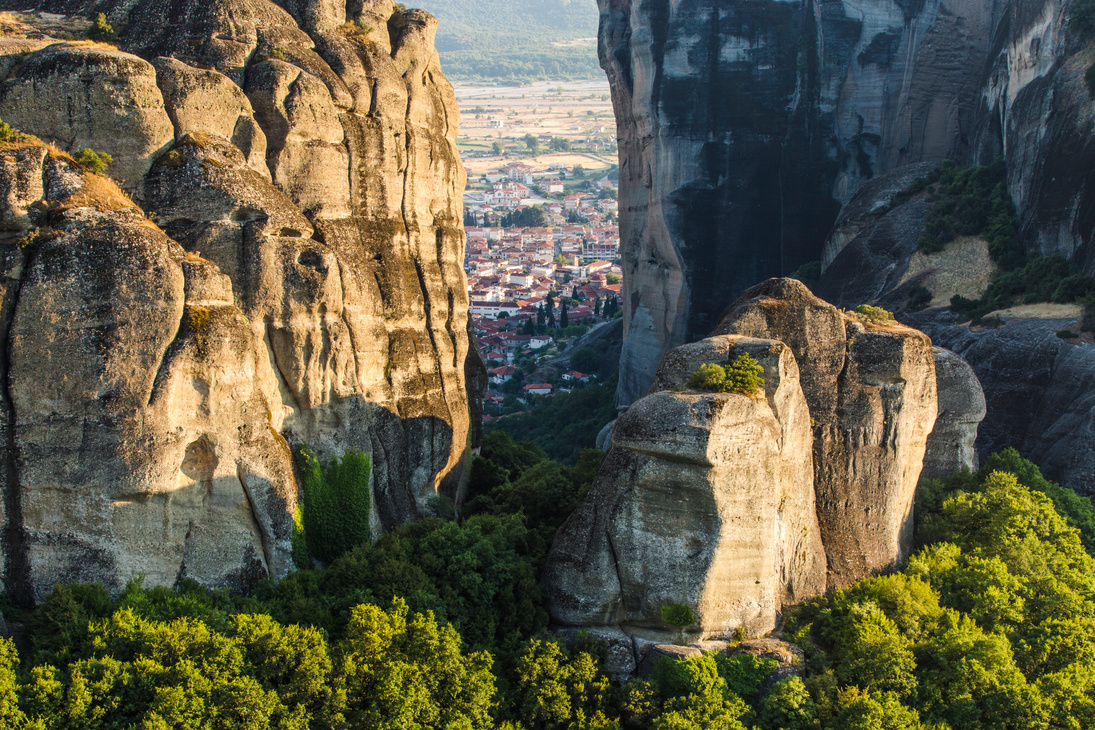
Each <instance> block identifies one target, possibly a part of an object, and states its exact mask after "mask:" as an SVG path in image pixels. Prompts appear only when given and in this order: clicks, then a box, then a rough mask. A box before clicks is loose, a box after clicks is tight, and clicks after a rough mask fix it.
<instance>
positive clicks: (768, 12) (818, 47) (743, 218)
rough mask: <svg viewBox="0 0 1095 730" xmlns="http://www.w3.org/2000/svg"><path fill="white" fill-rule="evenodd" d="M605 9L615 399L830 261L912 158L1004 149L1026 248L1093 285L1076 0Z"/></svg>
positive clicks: (737, 2)
mask: <svg viewBox="0 0 1095 730" xmlns="http://www.w3.org/2000/svg"><path fill="white" fill-rule="evenodd" d="M599 4H600V8H601V26H600V43H599V53H600V58H601V65H602V66H603V67H604V69H605V71H606V72H607V74H608V78H609V81H610V83H611V86H612V94H613V103H614V106H615V109H616V116H617V124H618V137H619V139H620V227H621V231H620V234H621V254H622V256H623V259H624V274H625V275H624V290H623V291H622V298H623V303H624V320H625V327H626V340H625V342H624V351H623V357H622V360H621V372H620V380H619V383H620V385H619V390H618V396H619V402H620V405H622V406H626V405H628V404H630V403H631V402H632V401H634V400H635V399H636V398H638V397H640V396H641V395H642V394H643V393H644V392H645V391H646V389H647V388H648V387H649V384H650V382H652V380H653V377H654V373H655V370H656V368H657V363H658V362H659V360H660V359H661V356H662V354H663V353H664V352H666V351H667V350H668V349H671V348H672V347H675V346H677V345H679V344H681V343H682V342H687V341H689V340H693V339H696V338H697V337H700V336H703V335H704V334H705V333H706V332H709V331H710V330H711V329H712V328H714V326H715V325H716V323H717V321H718V314H719V308H720V307H721V306H722V304H723V303H724V302H725V301H727V300H728V299H730V298H732V297H734V296H736V295H737V294H739V293H740V292H742V291H743V290H745V289H746V288H748V287H749V286H751V285H753V284H754V283H756V282H758V281H760V280H762V279H764V278H766V277H770V276H781V275H782V276H785V275H787V274H789V273H790V272H792V271H793V270H794V269H795V268H796V267H798V266H799V265H800V264H802V263H804V262H807V261H810V260H816V259H822V258H823V259H824V261H825V262H826V263H828V262H830V261H832V260H833V258H834V257H835V256H836V254H837V253H838V252H839V249H840V247H841V246H842V245H843V244H844V243H847V241H848V240H849V238H848V237H844V238H841V237H837V238H835V239H831V240H830V242H829V243H830V245H829V246H828V247H826V250H825V251H824V256H823V255H822V253H823V252H822V247H823V243H824V242H825V238H826V235H827V234H828V232H829V228H830V226H831V224H832V223H833V222H834V220H835V219H836V217H837V213H838V211H839V210H840V208H841V206H842V205H845V204H847V203H848V202H849V201H850V200H851V199H852V197H853V195H854V194H855V193H856V191H857V190H859V189H860V188H861V187H862V186H863V185H864V184H865V183H866V182H867V181H869V180H871V179H872V178H874V177H876V176H878V175H882V174H885V173H888V172H892V171H894V170H897V169H898V168H901V167H903V166H907V165H910V164H913V163H922V162H938V161H940V160H943V159H947V158H950V159H955V160H957V161H959V162H961V163H972V162H980V163H983V164H987V163H988V162H991V161H992V160H993V159H994V158H995V157H997V156H1000V155H1004V156H1005V157H1006V161H1007V163H1008V177H1009V189H1010V191H1011V193H1012V196H1013V199H1014V201H1015V203H1016V206H1017V208H1018V210H1019V214H1020V222H1021V228H1022V231H1023V236H1024V239H1025V242H1026V244H1027V246H1028V248H1029V249H1031V250H1035V251H1038V252H1039V253H1060V254H1062V255H1064V256H1066V257H1070V258H1073V259H1074V260H1076V261H1077V262H1078V263H1080V264H1082V265H1083V266H1084V267H1085V269H1086V270H1087V271H1088V272H1089V273H1090V272H1095V268H1093V267H1095V253H1093V249H1092V247H1091V241H1092V236H1093V235H1095V213H1092V211H1095V202H1093V201H1092V199H1091V195H1092V194H1093V193H1092V191H1093V190H1095V141H1093V138H1092V137H1091V135H1090V128H1091V124H1092V120H1093V115H1095V108H1093V105H1092V103H1091V101H1090V98H1089V97H1088V95H1087V91H1086V89H1085V88H1084V84H1083V79H1082V75H1083V70H1084V69H1085V68H1086V65H1087V63H1088V62H1089V60H1090V53H1089V52H1088V51H1087V50H1085V49H1083V48H1082V47H1081V44H1080V43H1078V42H1077V41H1076V40H1075V39H1072V38H1071V37H1070V35H1069V33H1068V32H1067V14H1068V9H1069V6H1070V2H1069V0H1005V1H1004V2H998V3H985V2H982V1H981V0H957V2H943V1H942V0H922V1H920V2H904V1H903V0H880V1H879V2H871V3H868V4H866V5H864V4H862V3H851V2H846V1H845V0H835V1H833V2H810V3H802V4H795V3H784V2H766V3H757V2H751V1H747V0H727V1H726V2H712V1H711V0H680V1H679V2H672V3H670V2H666V1H665V0H661V1H659V2H638V0H599ZM845 222H848V221H845ZM888 224H896V225H899V226H902V227H908V226H909V225H910V224H909V222H908V221H900V220H890V221H889V222H888ZM881 258H884V255H883V256H881Z"/></svg>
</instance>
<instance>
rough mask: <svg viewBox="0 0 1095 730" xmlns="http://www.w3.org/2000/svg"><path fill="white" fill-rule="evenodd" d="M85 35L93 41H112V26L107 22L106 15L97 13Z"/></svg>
mask: <svg viewBox="0 0 1095 730" xmlns="http://www.w3.org/2000/svg"><path fill="white" fill-rule="evenodd" d="M87 37H88V38H90V39H91V40H93V41H112V40H114V37H115V33H114V26H112V25H111V24H110V23H108V22H107V20H106V15H104V14H103V13H99V14H98V15H97V16H95V20H94V21H92V23H91V27H90V28H88V29H87Z"/></svg>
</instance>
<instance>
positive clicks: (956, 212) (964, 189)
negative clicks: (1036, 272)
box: [919, 159, 1025, 271]
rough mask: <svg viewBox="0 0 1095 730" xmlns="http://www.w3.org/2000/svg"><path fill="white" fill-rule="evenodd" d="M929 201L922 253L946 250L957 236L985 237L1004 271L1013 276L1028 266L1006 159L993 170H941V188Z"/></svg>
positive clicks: (946, 163)
mask: <svg viewBox="0 0 1095 730" xmlns="http://www.w3.org/2000/svg"><path fill="white" fill-rule="evenodd" d="M928 200H929V201H932V207H931V209H929V210H928V215H927V216H926V217H925V219H924V226H925V229H926V231H925V233H924V235H923V236H922V237H921V239H920V242H919V246H920V250H921V251H924V252H926V253H934V252H937V251H942V250H943V248H944V246H946V244H947V243H949V242H950V241H952V240H954V239H955V238H956V237H957V236H976V235H980V236H982V237H984V238H985V240H986V241H987V242H988V245H989V255H990V256H992V260H993V261H995V262H996V264H997V265H998V266H999V267H1000V268H1001V269H1003V270H1005V271H1008V270H1011V269H1014V268H1016V267H1019V266H1022V265H1023V262H1024V258H1025V256H1024V254H1023V246H1022V243H1021V242H1020V240H1019V231H1018V229H1017V228H1016V225H1015V208H1014V206H1013V205H1012V203H1011V197H1010V196H1009V195H1008V191H1007V168H1006V166H1005V165H1004V161H1003V159H999V160H997V161H996V162H994V163H993V164H992V165H989V166H987V167H965V168H963V167H959V166H958V165H956V164H955V163H953V162H951V161H949V160H946V161H944V162H943V163H942V164H941V165H940V166H939V183H938V187H937V188H934V192H933V194H932V195H930V196H929V198H928Z"/></svg>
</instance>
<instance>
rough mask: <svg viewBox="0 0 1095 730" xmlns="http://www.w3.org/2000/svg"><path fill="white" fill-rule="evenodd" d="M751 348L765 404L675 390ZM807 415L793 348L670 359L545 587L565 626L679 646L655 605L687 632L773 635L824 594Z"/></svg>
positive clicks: (553, 562)
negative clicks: (796, 609) (680, 614)
mask: <svg viewBox="0 0 1095 730" xmlns="http://www.w3.org/2000/svg"><path fill="white" fill-rule="evenodd" d="M741 352H748V353H750V354H752V355H753V356H754V357H756V358H757V359H758V360H759V361H760V363H761V364H762V365H763V366H764V378H765V387H764V393H763V395H759V396H756V397H750V396H745V395H739V394H727V393H702V392H696V391H688V390H678V389H679V388H680V387H681V386H683V385H684V384H685V382H686V380H687V378H688V376H689V375H690V374H691V373H692V372H693V371H694V370H695V369H696V368H698V367H699V366H700V365H701V364H704V363H710V362H717V363H725V362H727V361H728V359H729V358H730V357H731V355H732V354H733V353H741ZM810 441H811V434H810V415H809V411H808V409H807V406H806V401H805V399H804V398H803V395H802V388H801V387H800V385H799V369H798V367H797V365H796V363H795V358H794V356H793V355H792V353H791V350H790V348H789V347H787V346H786V345H784V344H783V343H780V342H775V341H772V340H758V339H752V338H746V337H735V336H717V337H711V338H708V339H706V340H702V341H700V342H697V343H694V344H691V345H685V346H683V347H680V348H678V349H676V350H674V351H673V352H671V353H670V354H669V355H668V356H667V357H666V360H665V362H664V363H663V364H662V367H661V369H660V370H659V373H658V379H657V381H656V385H655V386H654V388H653V389H652V392H651V394H650V395H649V396H647V397H646V398H643V399H641V400H639V401H637V402H636V403H635V404H634V405H633V406H632V407H631V408H630V409H628V410H627V411H626V412H625V413H624V414H623V415H622V416H621V417H620V419H619V420H618V421H617V422H616V427H615V429H614V431H613V434H612V444H613V445H612V449H611V450H610V451H609V453H608V455H607V456H606V459H605V463H604V465H603V466H602V467H601V470H600V472H599V474H598V476H597V479H596V481H595V482H594V485H593V488H592V490H591V491H590V494H589V495H588V497H587V498H586V499H585V500H584V501H583V503H582V505H581V506H580V507H579V508H578V509H577V510H576V511H575V513H574V514H573V515H571V517H570V519H568V520H567V522H566V523H565V524H564V525H563V527H562V528H561V529H560V531H559V533H558V535H557V537H556V540H555V543H554V545H553V546H552V550H551V554H550V556H549V558H548V567H547V569H546V570H545V575H544V582H545V586H546V590H547V594H548V596H549V603H550V607H551V612H552V617H553V618H554V620H555V621H556V622H557V623H559V624H561V625H563V626H601V627H612V628H616V629H621V630H623V631H624V632H625V633H627V634H629V635H632V636H636V637H639V638H642V639H646V640H660V641H665V640H667V639H675V638H676V635H675V634H676V632H675V631H674V630H673V629H671V628H670V627H668V626H667V625H666V624H665V623H664V622H663V621H662V620H661V617H660V608H661V607H662V606H664V605H667V604H673V603H683V604H686V605H689V606H691V607H692V609H693V611H694V612H695V616H696V622H695V624H694V625H693V626H691V627H688V628H687V631H688V633H689V634H690V635H692V636H697V635H698V636H700V637H708V636H715V637H719V636H727V635H730V634H732V633H733V632H734V630H735V629H737V628H741V629H743V630H745V631H747V632H749V633H762V632H766V631H769V630H771V628H772V627H773V626H774V625H775V623H776V620H777V616H778V615H779V612H780V609H781V607H782V606H783V605H786V604H788V603H792V602H796V601H800V600H803V599H805V598H808V597H810V596H813V595H817V594H818V593H820V592H821V591H823V590H824V588H825V558H824V553H823V549H822V544H821V539H820V534H819V530H818V525H817V517H816V515H815V510H814V499H813V489H812V482H813V466H812V463H811V453H810Z"/></svg>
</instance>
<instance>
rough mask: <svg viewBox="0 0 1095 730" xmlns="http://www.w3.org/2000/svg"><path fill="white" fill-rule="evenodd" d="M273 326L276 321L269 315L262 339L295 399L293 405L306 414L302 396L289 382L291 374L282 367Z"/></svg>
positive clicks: (291, 396) (282, 381) (276, 369)
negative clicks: (275, 345)
mask: <svg viewBox="0 0 1095 730" xmlns="http://www.w3.org/2000/svg"><path fill="white" fill-rule="evenodd" d="M273 326H274V323H273V322H272V321H271V318H270V317H269V316H267V317H266V326H265V327H263V333H262V339H263V340H264V341H265V343H266V349H267V351H268V352H269V353H270V362H271V363H273V365H274V372H275V373H277V376H278V379H279V380H280V381H281V383H282V385H284V386H285V390H286V392H287V393H289V397H290V398H292V399H293V405H295V406H296V408H297V412H298V413H300V414H301V415H304V412H305V408H304V405H303V404H302V403H301V402H300V396H298V395H297V392H296V390H294V389H293V387H292V386H291V385H290V384H289V376H287V375H286V374H285V371H284V370H283V369H282V367H281V363H280V362H278V352H277V350H276V349H274V340H273V335H272V334H271V331H270V330H271V328H272V327H273Z"/></svg>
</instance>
